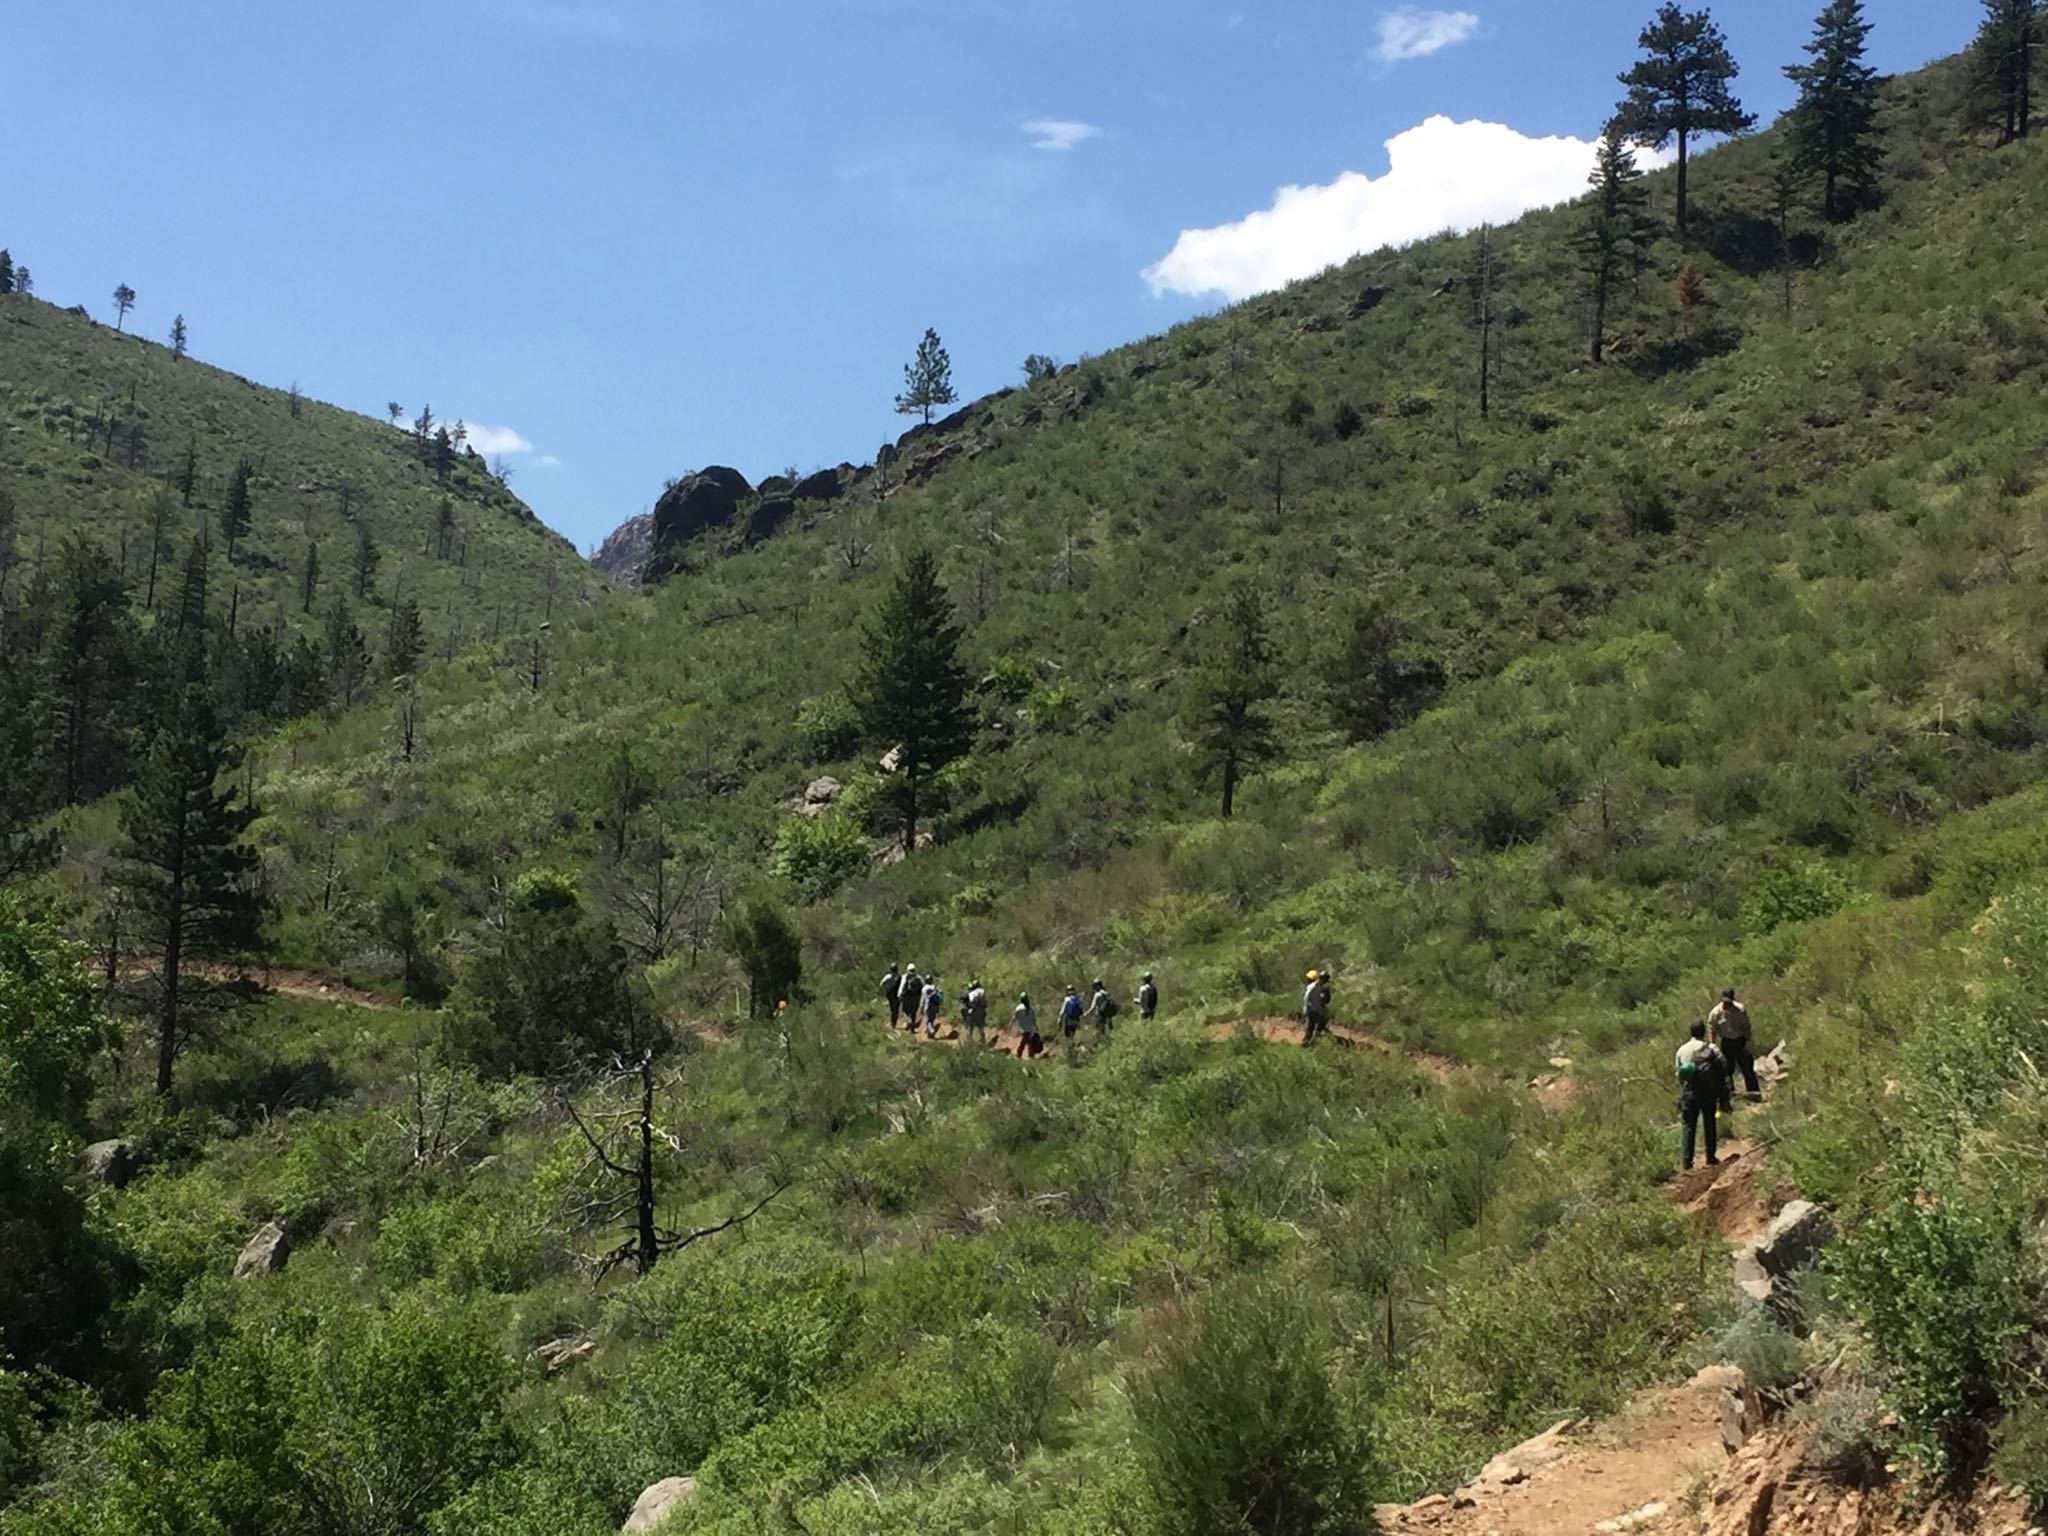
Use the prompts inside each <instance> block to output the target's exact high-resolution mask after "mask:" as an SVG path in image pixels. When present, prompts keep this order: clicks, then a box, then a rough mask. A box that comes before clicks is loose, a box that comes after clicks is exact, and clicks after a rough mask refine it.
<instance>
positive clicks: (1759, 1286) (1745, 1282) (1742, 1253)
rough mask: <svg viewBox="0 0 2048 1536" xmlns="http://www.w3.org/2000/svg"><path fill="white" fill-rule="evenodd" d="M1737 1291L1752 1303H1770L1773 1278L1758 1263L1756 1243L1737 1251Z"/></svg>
mask: <svg viewBox="0 0 2048 1536" xmlns="http://www.w3.org/2000/svg"><path fill="white" fill-rule="evenodd" d="M1735 1289H1736V1290H1737V1291H1739V1292H1741V1293H1742V1295H1743V1296H1744V1297H1746V1298H1747V1299H1748V1300H1750V1301H1756V1302H1764V1303H1768V1302H1769V1301H1770V1299H1771V1291H1772V1289H1773V1287H1772V1285H1771V1277H1770V1275H1769V1274H1767V1273H1766V1272H1765V1270H1764V1267H1763V1265H1761V1264H1759V1263H1758V1262H1757V1259H1756V1244H1754V1243H1750V1244H1747V1245H1745V1246H1744V1247H1742V1248H1740V1249H1738V1250H1737V1251H1736V1254H1735Z"/></svg>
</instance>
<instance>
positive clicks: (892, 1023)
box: [882, 965, 903, 1029]
mask: <svg viewBox="0 0 2048 1536" xmlns="http://www.w3.org/2000/svg"><path fill="white" fill-rule="evenodd" d="M882 1001H883V1002H885V1003H887V1004H888V1005H889V1027H890V1028H891V1029H894V1028H895V1027H896V1021H897V1020H898V1019H900V1018H901V1017H902V1016H903V973H902V972H901V971H899V970H897V969H896V967H895V966H894V965H891V966H890V967H889V969H888V970H886V971H884V972H882Z"/></svg>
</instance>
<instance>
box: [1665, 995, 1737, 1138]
mask: <svg viewBox="0 0 2048 1536" xmlns="http://www.w3.org/2000/svg"><path fill="white" fill-rule="evenodd" d="M1677 1067H1678V1120H1679V1124H1680V1126H1681V1127H1682V1129H1681V1130H1680V1132H1679V1137H1678V1152H1679V1160H1680V1162H1681V1163H1682V1164H1683V1165H1684V1166H1685V1167H1686V1168H1688V1169H1690V1168H1691V1167H1692V1158H1693V1147H1694V1143H1695V1141H1696V1140H1697V1139H1698V1138H1697V1136H1696V1133H1697V1132H1698V1131H1700V1130H1701V1129H1704V1130H1705V1132H1706V1135H1705V1138H1704V1139H1705V1141H1706V1144H1707V1166H1708V1167H1709V1168H1712V1167H1714V1166H1715V1165H1716V1164H1718V1163H1719V1162H1720V1161H1721V1159H1720V1157H1719V1155H1718V1153H1719V1151H1720V1148H1719V1143H1718V1139H1717V1135H1716V1126H1715V1124H1714V1116H1715V1112H1716V1111H1717V1110H1719V1109H1720V1107H1721V1104H1722V1101H1723V1099H1724V1098H1725V1097H1726V1095H1727V1089H1728V1063H1727V1060H1726V1059H1725V1058H1724V1057H1723V1056H1722V1055H1721V1053H1720V1052H1719V1051H1717V1050H1715V1049H1714V1047H1713V1046H1711V1045H1709V1044H1708V1043H1707V1021H1706V1020H1705V1019H1694V1020H1693V1021H1692V1031H1691V1034H1690V1036H1689V1038H1687V1040H1686V1042H1685V1043H1684V1044H1683V1045H1681V1046H1680V1047H1679V1048H1678V1061H1677Z"/></svg>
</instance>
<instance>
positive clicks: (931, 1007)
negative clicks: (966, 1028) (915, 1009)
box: [911, 976, 946, 1040]
mask: <svg viewBox="0 0 2048 1536" xmlns="http://www.w3.org/2000/svg"><path fill="white" fill-rule="evenodd" d="M945 1000H946V997H945V994H944V993H942V992H941V991H939V978H938V977H936V976H934V977H932V978H931V980H929V981H927V982H926V983H925V984H924V1037H925V1039H927V1040H936V1039H938V1038H939V1004H941V1003H943V1002H944V1001H945ZM911 1027H912V1028H913V1029H914V1028H916V1027H917V1025H916V1020H914V1019H913V1020H912V1021H911Z"/></svg>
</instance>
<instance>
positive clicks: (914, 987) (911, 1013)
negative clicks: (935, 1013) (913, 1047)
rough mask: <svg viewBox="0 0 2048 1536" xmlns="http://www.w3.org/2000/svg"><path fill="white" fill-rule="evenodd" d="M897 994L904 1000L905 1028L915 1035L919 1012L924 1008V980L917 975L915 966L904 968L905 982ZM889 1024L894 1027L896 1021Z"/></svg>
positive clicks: (892, 1020)
mask: <svg viewBox="0 0 2048 1536" xmlns="http://www.w3.org/2000/svg"><path fill="white" fill-rule="evenodd" d="M897 992H898V996H900V997H901V998H902V999H903V1027H904V1028H905V1029H907V1030H910V1031H911V1032H912V1033H915V1032H916V1030H917V1010H918V1009H919V1008H921V1007H923V1006H924V978H923V977H922V976H920V975H918V974H917V966H916V965H915V964H911V965H906V966H905V967H903V981H902V984H901V985H900V986H899V988H898V989H897ZM889 1022H890V1023H891V1024H892V1025H893V1024H894V1023H895V1022H896V1021H895V1020H894V1019H891V1020H890V1021H889Z"/></svg>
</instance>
